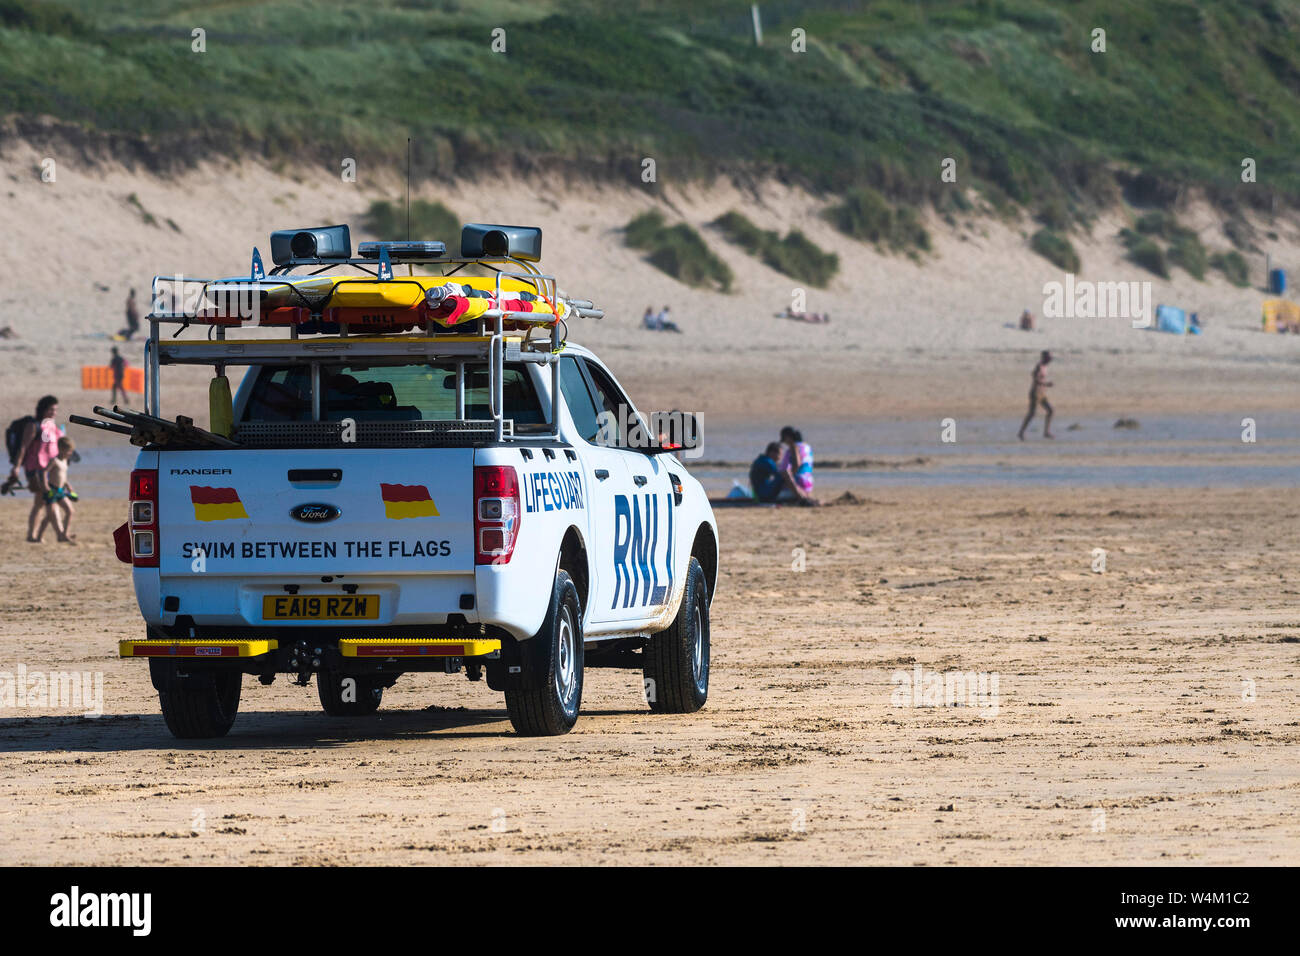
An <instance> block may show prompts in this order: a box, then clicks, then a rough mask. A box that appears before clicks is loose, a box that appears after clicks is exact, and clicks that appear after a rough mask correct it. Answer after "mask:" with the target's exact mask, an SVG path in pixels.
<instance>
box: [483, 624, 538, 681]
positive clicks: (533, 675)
mask: <svg viewBox="0 0 1300 956" xmlns="http://www.w3.org/2000/svg"><path fill="white" fill-rule="evenodd" d="M544 644H545V641H539V640H537V639H536V638H530V639H529V640H526V641H518V640H515V639H514V638H512V637H508V636H504V635H503V636H502V638H501V657H500V658H498V659H497V660H488V661H485V662H484V664H485V667H486V670H487V685H488V687H490V688H492V689H493V690H497V691H505V690H526V689H528V688H529V687H533V686H535V682H536V681H538V680H545V679H546V672H547V665H548V664H549V663H550V662H549V661H547V660H546V648H545V647H544V646H543V645H544ZM539 674H540V675H541V676H540V677H538V676H537V675H539Z"/></svg>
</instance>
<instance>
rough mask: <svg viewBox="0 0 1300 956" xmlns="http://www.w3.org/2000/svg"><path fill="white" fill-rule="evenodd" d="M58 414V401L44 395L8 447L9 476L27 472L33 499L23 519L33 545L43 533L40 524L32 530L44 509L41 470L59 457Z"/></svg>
mask: <svg viewBox="0 0 1300 956" xmlns="http://www.w3.org/2000/svg"><path fill="white" fill-rule="evenodd" d="M58 411H59V400H58V399H57V398H55V397H54V396H53V395H46V396H44V397H43V398H42V399H41V400H40V401H39V402H37V403H36V415H35V417H29V418H28V419H27V424H26V425H25V426H24V427H23V429H22V435H21V437H20V438H19V439H18V441H17V442H16V443H15V444H16V446H17V447H16V448H15V447H11V448H10V457H11V460H12V461H13V468H12V469H11V470H10V472H9V475H10V477H11V478H17V477H18V469H19V468H21V469H23V470H24V471H25V472H26V473H27V487H28V489H29V490H30V491H31V492H32V495H33V496H34V500H33V501H32V512H31V514H30V515H28V517H27V540H28V541H30V542H32V543H33V544H34V543H36V542H39V541H40V540H41V534H43V533H44V531H45V524H44V523H43V524H42V525H41V527H40V531H37V529H36V522H37V521H39V520H40V519H41V513H42V512H43V511H45V506H46V501H45V492H46V490H47V489H46V486H45V469H46V468H47V467H49V464H50V462H52V461H53V460H54V459H55V458H58V457H59V426H58V424H57V423H56V422H55V420H54V416H55V415H57V414H58ZM17 424H18V422H14V423H13V424H11V425H10V426H9V429H10V432H8V433H6V435H5V439H6V443H8V440H9V438H10V433H12V432H13V431H14V426H15V425H17ZM47 522H48V519H47ZM56 527H57V525H56Z"/></svg>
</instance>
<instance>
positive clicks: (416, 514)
mask: <svg viewBox="0 0 1300 956" xmlns="http://www.w3.org/2000/svg"><path fill="white" fill-rule="evenodd" d="M379 493H380V496H381V497H382V498H383V499H384V515H385V516H386V517H389V518H436V517H438V508H437V506H436V505H434V503H433V497H432V496H431V495H430V494H429V489H428V488H426V487H425V486H424V485H386V484H384V483H383V482H380V483H379Z"/></svg>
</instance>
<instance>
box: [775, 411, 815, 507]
mask: <svg viewBox="0 0 1300 956" xmlns="http://www.w3.org/2000/svg"><path fill="white" fill-rule="evenodd" d="M781 444H783V445H785V454H784V455H782V456H781V463H780V465H778V467H779V468H780V469H781V477H782V480H783V481H784V482H785V486H786V491H788V492H789V493H790V494H792V495H793V496H794V497H795V498H796V499H798V501H799V503H800V504H801V505H819V504H821V502H820V501H818V500H817V499H816V498H814V497H813V493H812V492H813V453H812V446H811V445H809V444H808V443H807V442H805V441H804V440H803V435H802V433H800V432H799V430H798V429H796V428H794V427H793V426H791V425H786V426H785V428H782V429H781Z"/></svg>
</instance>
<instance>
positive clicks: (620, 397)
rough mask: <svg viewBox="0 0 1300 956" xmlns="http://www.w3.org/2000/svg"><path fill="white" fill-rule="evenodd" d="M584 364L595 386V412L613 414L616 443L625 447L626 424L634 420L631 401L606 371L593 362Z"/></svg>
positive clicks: (634, 413) (634, 412)
mask: <svg viewBox="0 0 1300 956" xmlns="http://www.w3.org/2000/svg"><path fill="white" fill-rule="evenodd" d="M584 364H586V366H587V374H588V375H590V376H591V381H592V384H593V385H595V386H596V401H597V405H598V408H597V414H599V413H600V412H608V413H609V414H610V415H611V416H613V421H614V422H616V423H617V428H618V445H619V447H626V446H627V434H626V431H627V428H626V426H627V425H630V424H632V423H633V422H634V421H635V420H636V419H635V416H636V414H637V412H636V410H635V409H633V407H632V403H631V402H629V401H628V399H627V396H626V395H624V394H623V392H622V391H621V390H620V389H619V387H618V386H617V385H615V384H614V380H613V379H612V378H610V377H609V373H608V372H606V371H605V370H604V369H603V368H601V367H600V366H599V365H597V364H596V363H595V362H586V363H584Z"/></svg>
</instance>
